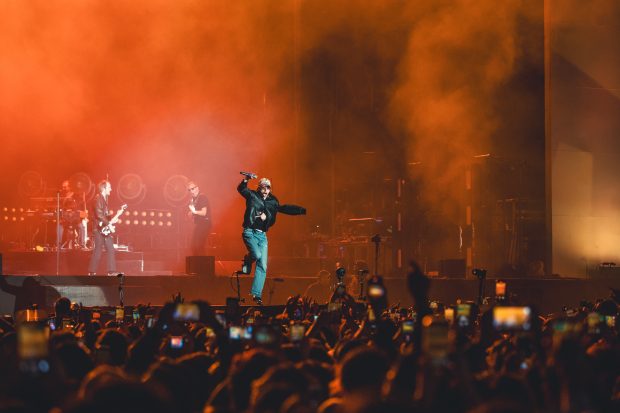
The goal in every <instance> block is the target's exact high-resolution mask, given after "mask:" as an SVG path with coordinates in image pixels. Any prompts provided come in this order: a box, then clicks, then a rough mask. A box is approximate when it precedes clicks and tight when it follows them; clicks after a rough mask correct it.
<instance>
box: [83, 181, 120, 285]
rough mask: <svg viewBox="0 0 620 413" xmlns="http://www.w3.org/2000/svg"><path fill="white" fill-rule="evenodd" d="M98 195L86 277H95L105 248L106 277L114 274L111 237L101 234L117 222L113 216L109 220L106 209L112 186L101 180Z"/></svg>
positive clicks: (98, 185) (94, 210)
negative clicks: (90, 254) (91, 248)
mask: <svg viewBox="0 0 620 413" xmlns="http://www.w3.org/2000/svg"><path fill="white" fill-rule="evenodd" d="M97 189H98V190H99V193H98V194H97V195H96V196H95V201H94V204H93V205H94V207H93V217H94V220H93V221H94V223H93V240H94V243H95V247H94V248H93V255H92V256H91V257H90V263H89V264H88V275H96V271H97V267H98V266H99V260H100V259H101V254H102V253H103V248H104V247H105V250H106V255H107V264H108V275H115V274H116V257H115V251H114V240H113V239H112V235H111V234H108V235H105V234H103V233H102V232H101V230H102V228H104V227H106V226H109V225H111V226H112V228H113V225H114V224H116V223H117V222H118V218H117V217H116V216H115V217H114V218H112V219H110V212H109V208H108V198H109V197H110V193H111V192H112V185H111V184H110V182H108V181H106V180H103V181H101V182H99V183H98V184H97Z"/></svg>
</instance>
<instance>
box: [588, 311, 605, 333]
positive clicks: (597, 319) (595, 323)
mask: <svg viewBox="0 0 620 413" xmlns="http://www.w3.org/2000/svg"><path fill="white" fill-rule="evenodd" d="M604 322H605V316H602V315H600V314H599V313H589V314H588V318H587V323H588V334H600V333H601V324H602V323H604Z"/></svg>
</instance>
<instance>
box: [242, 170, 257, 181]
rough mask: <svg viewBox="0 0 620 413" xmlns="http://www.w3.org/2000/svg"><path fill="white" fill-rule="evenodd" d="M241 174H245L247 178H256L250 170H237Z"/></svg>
mask: <svg viewBox="0 0 620 413" xmlns="http://www.w3.org/2000/svg"><path fill="white" fill-rule="evenodd" d="M239 173H240V174H241V175H243V176H245V177H246V178H248V179H256V177H257V175H256V174H253V173H252V172H243V171H241V172H239Z"/></svg>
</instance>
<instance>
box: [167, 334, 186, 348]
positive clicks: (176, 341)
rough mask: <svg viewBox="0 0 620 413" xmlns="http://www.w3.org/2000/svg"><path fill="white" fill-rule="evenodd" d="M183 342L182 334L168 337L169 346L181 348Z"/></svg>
mask: <svg viewBox="0 0 620 413" xmlns="http://www.w3.org/2000/svg"><path fill="white" fill-rule="evenodd" d="M183 344H184V340H183V336H171V337H170V348H173V349H181V348H183Z"/></svg>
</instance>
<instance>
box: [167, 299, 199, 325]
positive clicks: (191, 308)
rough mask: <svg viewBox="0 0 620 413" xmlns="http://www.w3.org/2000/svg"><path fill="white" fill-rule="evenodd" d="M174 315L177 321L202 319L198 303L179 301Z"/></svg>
mask: <svg viewBox="0 0 620 413" xmlns="http://www.w3.org/2000/svg"><path fill="white" fill-rule="evenodd" d="M172 317H173V318H174V319H175V320H176V321H198V320H199V319H200V308H198V305H197V304H186V303H179V304H177V306H176V308H175V309H174V313H173V314H172Z"/></svg>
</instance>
